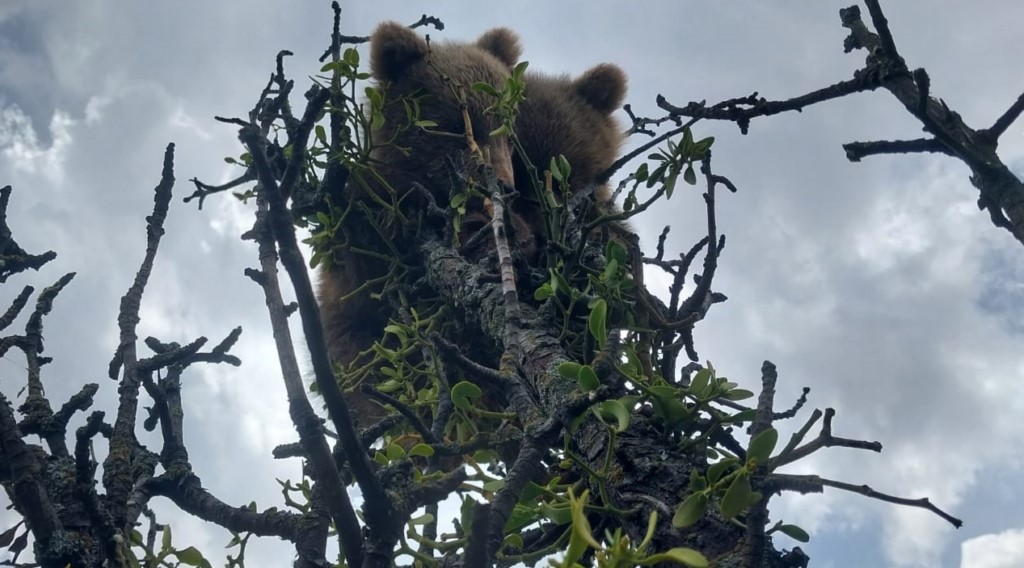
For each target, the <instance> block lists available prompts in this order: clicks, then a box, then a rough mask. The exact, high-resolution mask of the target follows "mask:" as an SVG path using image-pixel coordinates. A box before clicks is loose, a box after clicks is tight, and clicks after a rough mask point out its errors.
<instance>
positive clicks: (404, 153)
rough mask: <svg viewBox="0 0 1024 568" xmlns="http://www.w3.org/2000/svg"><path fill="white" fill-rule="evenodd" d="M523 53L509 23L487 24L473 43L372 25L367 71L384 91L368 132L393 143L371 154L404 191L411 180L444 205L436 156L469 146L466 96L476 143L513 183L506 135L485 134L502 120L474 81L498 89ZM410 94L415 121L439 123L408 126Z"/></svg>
mask: <svg viewBox="0 0 1024 568" xmlns="http://www.w3.org/2000/svg"><path fill="white" fill-rule="evenodd" d="M521 51H522V50H521V48H520V46H519V38H518V37H517V36H516V34H515V33H514V32H512V31H511V30H509V29H507V28H495V29H492V30H490V31H488V32H486V33H485V34H483V35H482V36H480V38H478V39H477V40H476V41H475V42H473V43H460V42H447V41H446V42H438V43H435V42H428V41H427V40H426V39H424V38H422V37H420V36H419V35H417V34H416V32H414V31H412V30H410V29H409V28H407V27H405V26H403V25H401V24H398V23H395V22H385V23H383V24H380V25H379V26H378V27H377V29H376V30H375V31H374V33H373V35H372V36H371V38H370V70H371V74H372V76H373V78H374V79H375V80H376V81H377V85H378V86H379V87H382V88H383V89H384V93H385V102H384V108H383V114H384V120H385V122H384V126H383V128H382V129H381V131H379V132H375V133H374V135H373V138H374V140H375V141H378V140H379V141H380V142H382V143H386V142H389V141H391V142H393V143H394V146H395V147H390V148H387V147H385V148H381V150H380V152H379V153H378V154H379V155H377V156H375V157H376V158H377V159H379V160H380V162H381V163H382V168H383V173H384V176H385V178H386V179H388V181H389V182H390V183H391V184H392V187H393V188H394V189H395V190H396V191H398V192H399V193H404V192H405V191H407V190H408V186H409V184H410V183H411V182H414V181H415V182H419V183H421V184H423V185H424V186H425V187H427V188H428V189H429V190H430V191H431V193H433V194H434V195H435V197H437V198H442V199H441V201H442V203H441V204H443V203H446V197H447V194H448V189H449V188H448V183H449V181H448V180H449V177H450V176H449V173H448V172H447V171H445V169H446V168H445V166H444V160H443V159H441V158H443V157H445V156H449V155H452V154H456V153H465V152H467V151H468V150H467V144H466V140H465V139H464V138H463V137H462V136H461V135H464V134H465V130H466V128H465V121H464V118H463V113H462V103H463V101H464V102H465V103H466V107H467V111H468V113H469V118H470V123H471V128H472V131H473V136H474V138H475V139H476V142H477V144H479V145H480V147H481V148H483V149H484V150H485V155H486V156H489V160H490V163H491V165H492V166H493V168H494V171H495V173H496V174H497V177H498V179H499V180H500V181H502V182H503V183H506V184H508V185H509V186H510V187H511V186H512V185H513V173H512V156H511V150H510V146H509V144H508V139H507V138H506V137H494V138H490V137H489V136H488V133H489V132H491V131H493V130H495V129H496V128H497V127H498V126H499V124H498V121H497V118H496V117H494V116H492V115H491V114H489V113H485V112H484V111H485V109H487V108H488V107H489V106H491V105H492V104H493V102H494V100H493V98H492V97H491V96H489V95H487V94H485V93H481V92H478V91H476V90H474V89H473V84H474V83H477V82H484V83H488V84H490V85H491V86H493V87H495V88H499V89H500V88H501V87H502V86H503V85H504V83H505V79H507V78H508V77H509V76H510V75H511V71H512V67H513V66H514V65H515V64H516V62H517V61H518V59H519V55H520V53H521ZM403 99H404V101H403ZM410 100H415V101H416V105H417V106H418V107H419V109H420V114H419V118H420V120H429V121H433V122H434V123H436V126H433V127H431V129H432V130H435V132H427V131H425V130H424V129H421V128H417V127H415V126H412V125H410V124H408V123H409V120H408V114H407V108H406V107H407V105H408V104H409V101H410ZM467 163H468V162H467ZM396 184H397V185H396Z"/></svg>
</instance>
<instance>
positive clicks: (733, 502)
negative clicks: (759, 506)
mask: <svg viewBox="0 0 1024 568" xmlns="http://www.w3.org/2000/svg"><path fill="white" fill-rule="evenodd" d="M753 495H754V492H753V491H752V490H751V489H750V476H749V475H747V474H745V473H741V474H740V475H737V476H736V479H734V480H733V482H732V485H730V486H729V489H727V490H726V491H725V495H724V496H723V497H722V504H721V509H722V516H723V517H725V518H726V519H731V518H733V517H735V516H736V515H738V514H740V513H742V512H743V510H744V509H746V508H747V506H748V505H749V503H750V499H751V497H752V496H753Z"/></svg>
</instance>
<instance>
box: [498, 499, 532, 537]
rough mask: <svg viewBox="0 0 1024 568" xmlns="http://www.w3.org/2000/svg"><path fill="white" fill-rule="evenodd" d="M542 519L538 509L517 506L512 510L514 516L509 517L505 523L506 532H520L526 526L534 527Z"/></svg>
mask: <svg viewBox="0 0 1024 568" xmlns="http://www.w3.org/2000/svg"><path fill="white" fill-rule="evenodd" d="M538 518H540V511H538V510H537V508H536V507H527V506H526V505H519V504H516V506H515V507H513V508H512V514H510V515H509V516H508V520H507V521H505V532H506V533H510V532H518V531H519V529H521V528H523V527H525V526H526V525H532V524H533V523H535V522H537V519H538Z"/></svg>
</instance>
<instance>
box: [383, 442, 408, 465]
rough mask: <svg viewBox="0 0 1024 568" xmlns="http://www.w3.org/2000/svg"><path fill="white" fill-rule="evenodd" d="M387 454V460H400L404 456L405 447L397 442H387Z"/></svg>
mask: <svg viewBox="0 0 1024 568" xmlns="http://www.w3.org/2000/svg"><path fill="white" fill-rule="evenodd" d="M387 455H388V461H392V460H400V459H402V458H404V457H405V449H404V448H402V446H399V445H398V444H394V443H392V444H388V448H387Z"/></svg>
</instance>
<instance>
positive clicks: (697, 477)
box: [690, 468, 708, 491]
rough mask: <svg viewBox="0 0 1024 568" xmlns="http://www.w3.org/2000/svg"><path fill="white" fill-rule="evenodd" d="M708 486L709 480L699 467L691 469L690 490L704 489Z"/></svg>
mask: <svg viewBox="0 0 1024 568" xmlns="http://www.w3.org/2000/svg"><path fill="white" fill-rule="evenodd" d="M707 488H708V480H707V479H705V478H704V476H703V475H701V474H700V472H699V471H697V468H693V469H691V470H690V491H704V490H705V489H707Z"/></svg>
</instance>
